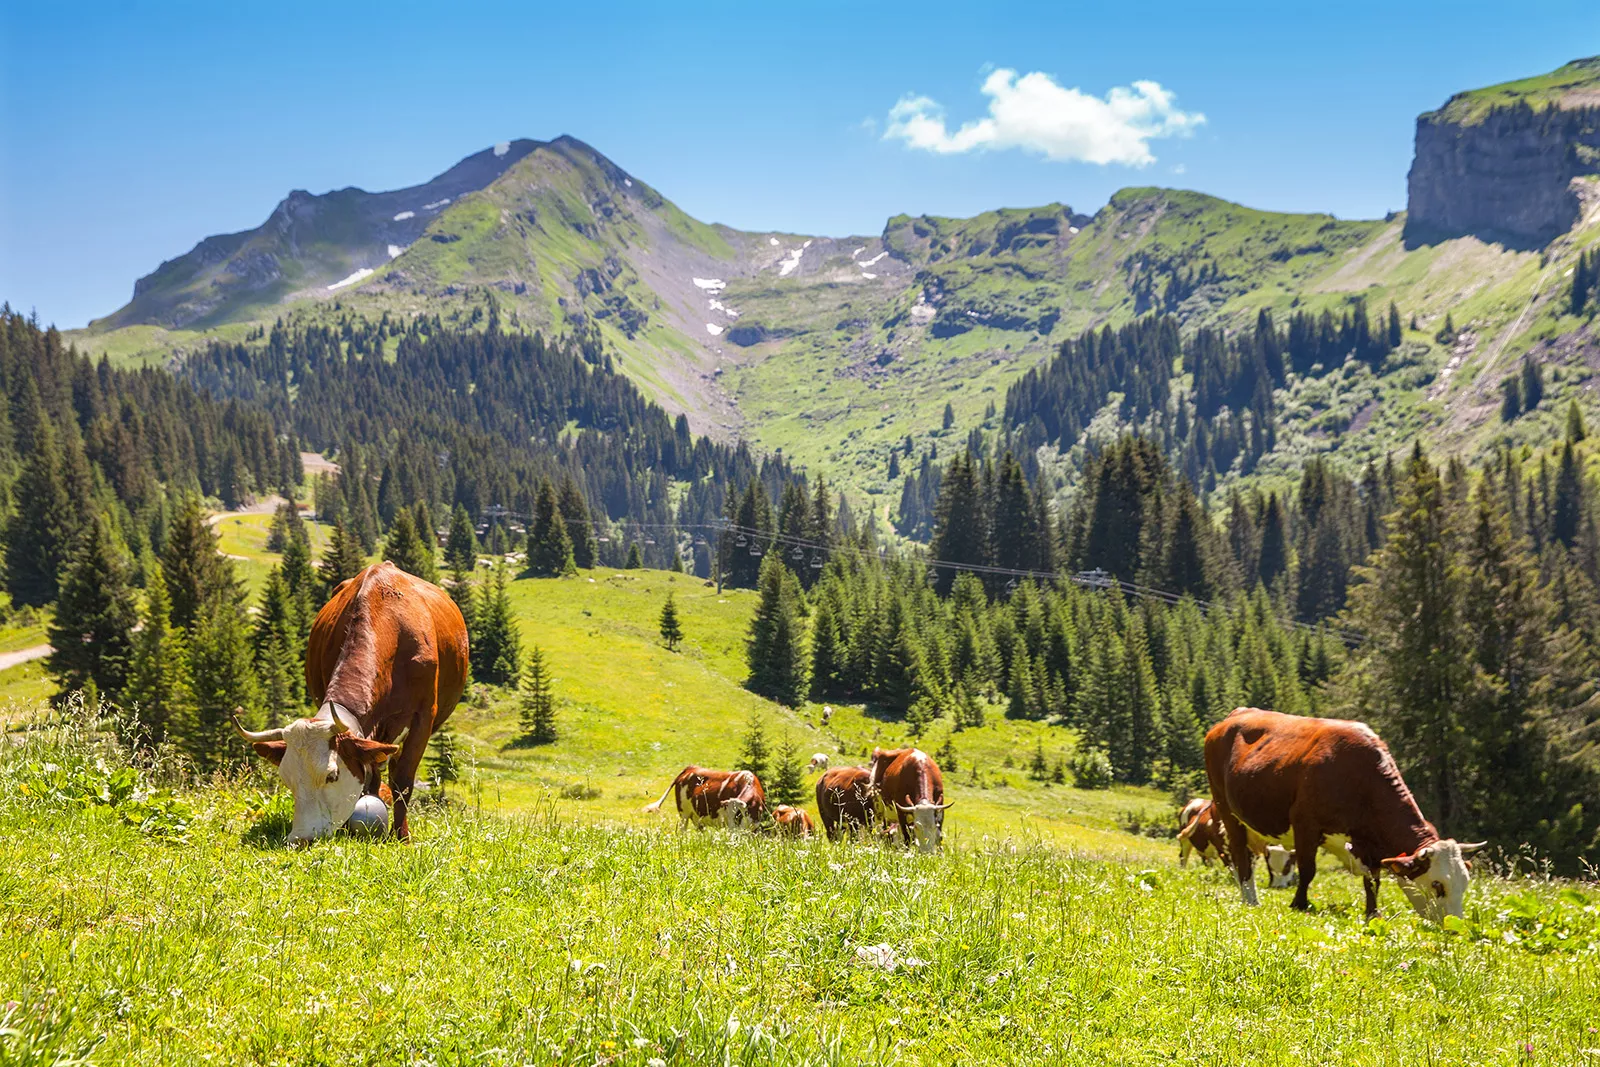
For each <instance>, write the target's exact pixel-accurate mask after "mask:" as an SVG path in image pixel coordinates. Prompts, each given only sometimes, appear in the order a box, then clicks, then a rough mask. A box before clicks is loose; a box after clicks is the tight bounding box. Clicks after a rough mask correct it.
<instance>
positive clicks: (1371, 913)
mask: <svg viewBox="0 0 1600 1067" xmlns="http://www.w3.org/2000/svg"><path fill="white" fill-rule="evenodd" d="M1361 888H1362V889H1365V890H1366V891H1367V918H1369V919H1376V918H1377V917H1378V876H1377V875H1376V874H1374V873H1373V872H1371V871H1367V872H1366V873H1365V874H1363V875H1362V876H1361Z"/></svg>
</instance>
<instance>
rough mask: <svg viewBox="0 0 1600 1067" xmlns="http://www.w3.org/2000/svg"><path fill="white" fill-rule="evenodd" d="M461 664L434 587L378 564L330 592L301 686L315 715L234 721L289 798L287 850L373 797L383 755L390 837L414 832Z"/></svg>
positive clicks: (456, 612)
mask: <svg viewBox="0 0 1600 1067" xmlns="http://www.w3.org/2000/svg"><path fill="white" fill-rule="evenodd" d="M467 660H468V649H467V624H466V621H465V620H464V619H462V617H461V610H460V609H459V608H457V607H456V605H455V602H454V601H453V600H451V599H450V596H449V594H447V593H446V592H445V591H444V590H443V589H440V588H439V587H438V586H436V585H434V584H432V583H431V582H425V581H423V580H422V579H421V578H417V577H414V576H412V575H410V574H407V573H406V572H405V571H402V570H400V569H399V568H397V567H396V566H395V565H394V564H392V563H389V562H387V561H386V562H383V563H378V564H374V565H373V566H371V567H368V568H366V569H365V570H363V571H362V572H361V573H360V574H358V575H356V576H355V577H354V578H351V579H349V580H348V581H345V582H342V583H341V584H340V585H339V587H338V588H337V589H335V590H334V593H333V597H332V598H331V599H330V600H329V601H328V602H327V603H326V604H324V605H323V607H322V610H321V611H319V612H318V613H317V618H316V621H315V622H313V623H312V626H311V639H310V642H309V643H308V644H307V646H306V687H307V689H308V690H309V692H310V694H311V696H312V699H314V700H315V701H316V702H317V703H318V704H319V705H320V707H319V708H318V710H317V713H316V714H315V715H313V716H311V717H309V718H305V719H297V720H295V721H294V722H292V723H290V724H289V725H287V726H283V727H279V728H276V729H272V730H259V731H250V730H246V729H245V728H244V727H243V726H242V725H241V724H240V723H239V720H238V717H237V716H235V717H234V720H233V723H234V728H235V729H237V730H238V731H239V733H240V734H241V735H242V736H243V737H244V738H245V740H247V741H249V742H250V743H251V745H252V746H254V748H255V750H256V752H257V753H258V754H259V755H261V756H262V757H264V758H266V759H269V760H271V761H272V762H273V763H275V764H276V765H277V767H278V773H279V774H280V775H282V776H283V780H284V781H285V782H286V783H288V785H289V788H290V790H291V791H292V792H293V793H294V825H293V828H292V829H291V830H290V831H289V843H290V844H291V845H304V844H307V843H309V842H310V841H312V840H314V839H316V838H319V837H325V836H327V835H328V834H331V833H333V832H334V831H335V830H337V829H338V828H339V827H340V826H342V825H344V823H345V821H346V820H348V819H349V818H350V816H351V814H352V813H353V812H354V811H355V806H356V801H357V800H359V799H360V798H361V796H362V794H363V793H365V794H368V795H372V796H381V795H382V792H381V783H380V781H379V773H380V772H379V767H380V765H381V764H383V763H384V762H386V761H387V762H388V764H389V787H390V793H391V796H392V799H393V802H394V820H393V823H394V825H393V832H394V835H395V836H396V837H398V838H399V839H401V840H402V841H405V840H409V839H410V836H411V829H410V825H409V824H408V822H407V818H406V816H407V810H408V808H409V806H410V803H411V788H412V785H413V784H414V783H415V781H416V775H417V766H418V765H419V764H420V763H421V762H422V753H423V750H424V749H426V748H427V746H428V739H429V738H430V737H432V736H433V733H434V731H435V730H437V729H438V728H439V727H440V726H441V725H442V724H443V723H444V721H445V720H446V719H448V718H449V717H450V713H451V712H452V711H453V710H454V709H455V706H456V701H457V700H459V699H460V698H461V690H462V688H463V687H464V686H465V684H466V677H467Z"/></svg>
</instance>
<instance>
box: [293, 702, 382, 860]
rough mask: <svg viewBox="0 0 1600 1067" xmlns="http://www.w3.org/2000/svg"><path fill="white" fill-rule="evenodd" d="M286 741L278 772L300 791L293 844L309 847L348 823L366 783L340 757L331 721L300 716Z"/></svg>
mask: <svg viewBox="0 0 1600 1067" xmlns="http://www.w3.org/2000/svg"><path fill="white" fill-rule="evenodd" d="M283 743H284V750H283V759H282V760H281V761H280V762H279V763H278V774H280V775H281V776H282V777H283V781H284V784H286V785H287V786H288V787H289V790H290V791H291V792H292V793H294V828H293V829H291V830H290V831H289V844H291V845H297V846H298V845H306V844H309V843H310V842H312V841H315V840H316V839H317V838H319V837H327V836H328V835H329V834H331V833H333V832H334V831H335V830H337V829H338V828H339V827H341V826H343V825H344V823H345V820H346V819H348V818H350V813H351V812H353V811H355V810H356V801H357V800H360V799H361V788H362V785H363V783H362V781H361V776H360V775H359V774H355V773H353V772H352V771H351V770H350V768H348V767H345V766H343V763H342V761H341V760H340V759H339V753H338V750H337V748H336V747H335V746H334V736H333V724H332V723H331V722H328V721H326V720H323V719H296V720H295V721H294V722H292V723H290V724H289V725H288V726H285V727H284V728H283Z"/></svg>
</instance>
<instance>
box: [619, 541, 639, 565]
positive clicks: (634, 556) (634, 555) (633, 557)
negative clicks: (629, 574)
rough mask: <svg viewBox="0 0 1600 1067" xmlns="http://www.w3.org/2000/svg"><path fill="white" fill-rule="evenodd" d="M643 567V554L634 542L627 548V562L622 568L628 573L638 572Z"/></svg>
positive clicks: (637, 543)
mask: <svg viewBox="0 0 1600 1067" xmlns="http://www.w3.org/2000/svg"><path fill="white" fill-rule="evenodd" d="M643 566H644V553H643V552H642V551H640V549H639V542H637V541H635V542H633V543H632V544H630V545H629V546H628V561H627V562H626V563H625V564H623V567H624V568H625V569H627V570H630V571H636V570H639V569H640V568H641V567H643Z"/></svg>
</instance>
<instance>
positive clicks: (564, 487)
mask: <svg viewBox="0 0 1600 1067" xmlns="http://www.w3.org/2000/svg"><path fill="white" fill-rule="evenodd" d="M685 432H687V427H686V428H685ZM556 504H557V506H558V507H559V508H560V509H561V519H562V521H563V522H564V523H566V526H567V537H568V538H569V539H571V541H572V561H573V563H574V564H575V565H576V566H578V567H581V568H582V569H583V570H590V569H592V568H593V567H594V565H595V558H596V556H597V555H598V547H599V546H598V545H596V543H595V536H594V523H593V520H592V519H591V518H590V516H589V505H588V503H587V502H585V500H584V499H583V491H582V490H581V489H579V488H578V483H577V482H575V481H573V478H572V475H570V474H566V475H563V476H562V478H561V490H560V492H559V494H558V495H557V498H556Z"/></svg>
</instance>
